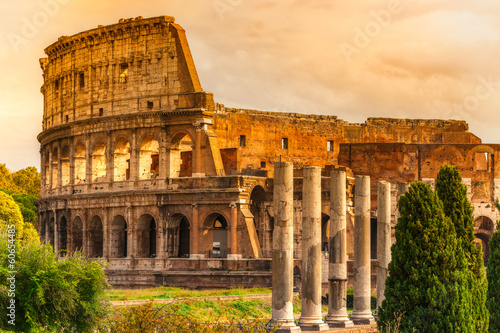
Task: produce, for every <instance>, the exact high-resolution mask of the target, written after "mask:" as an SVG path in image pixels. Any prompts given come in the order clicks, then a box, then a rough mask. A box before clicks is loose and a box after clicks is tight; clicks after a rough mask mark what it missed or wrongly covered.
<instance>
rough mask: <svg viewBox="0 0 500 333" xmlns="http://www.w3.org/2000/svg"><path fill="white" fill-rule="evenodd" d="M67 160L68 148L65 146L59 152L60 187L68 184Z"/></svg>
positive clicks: (68, 157) (68, 156)
mask: <svg viewBox="0 0 500 333" xmlns="http://www.w3.org/2000/svg"><path fill="white" fill-rule="evenodd" d="M69 159H70V147H69V146H68V145H66V146H64V147H63V148H62V151H61V174H62V177H61V183H62V184H61V186H66V185H68V184H69Z"/></svg>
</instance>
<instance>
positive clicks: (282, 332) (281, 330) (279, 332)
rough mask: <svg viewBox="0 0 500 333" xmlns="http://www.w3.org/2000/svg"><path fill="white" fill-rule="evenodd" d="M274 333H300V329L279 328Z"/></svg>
mask: <svg viewBox="0 0 500 333" xmlns="http://www.w3.org/2000/svg"><path fill="white" fill-rule="evenodd" d="M275 332H276V333H287V332H297V333H298V332H302V330H301V329H300V327H298V326H289V327H280V328H278V329H277V330H276V331H275Z"/></svg>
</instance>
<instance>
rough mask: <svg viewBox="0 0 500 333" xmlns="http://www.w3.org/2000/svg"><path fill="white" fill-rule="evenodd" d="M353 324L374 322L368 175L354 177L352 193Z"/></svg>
mask: <svg viewBox="0 0 500 333" xmlns="http://www.w3.org/2000/svg"><path fill="white" fill-rule="evenodd" d="M354 205H355V208H354V304H353V311H352V315H351V320H352V321H353V323H354V324H357V325H358V324H359V325H369V324H372V323H374V318H373V315H372V311H371V307H370V293H371V264H370V177H369V176H356V177H355V193H354Z"/></svg>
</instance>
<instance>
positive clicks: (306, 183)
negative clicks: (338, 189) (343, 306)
mask: <svg viewBox="0 0 500 333" xmlns="http://www.w3.org/2000/svg"><path fill="white" fill-rule="evenodd" d="M301 276H302V312H301V316H300V320H299V325H300V327H301V328H302V329H304V330H313V331H327V330H328V325H327V324H325V323H324V322H323V319H322V315H321V168H320V167H304V169H303V183H302V274H301Z"/></svg>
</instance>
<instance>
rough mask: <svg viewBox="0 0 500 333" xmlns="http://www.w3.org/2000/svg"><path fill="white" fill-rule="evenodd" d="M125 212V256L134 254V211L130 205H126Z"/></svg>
mask: <svg viewBox="0 0 500 333" xmlns="http://www.w3.org/2000/svg"><path fill="white" fill-rule="evenodd" d="M126 214H127V258H129V257H134V256H135V252H134V251H135V248H134V241H133V232H132V230H133V228H135V223H134V221H133V219H134V212H133V208H132V206H127V209H126Z"/></svg>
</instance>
